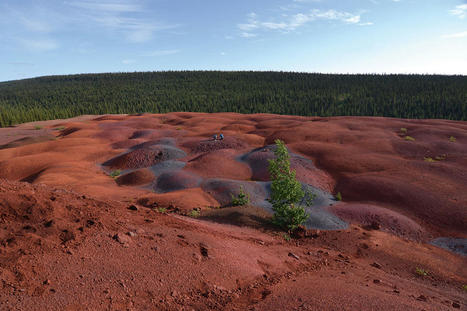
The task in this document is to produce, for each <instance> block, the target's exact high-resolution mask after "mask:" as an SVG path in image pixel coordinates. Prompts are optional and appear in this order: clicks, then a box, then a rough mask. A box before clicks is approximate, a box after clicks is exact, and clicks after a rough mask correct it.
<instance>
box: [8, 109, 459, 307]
mask: <svg viewBox="0 0 467 311" xmlns="http://www.w3.org/2000/svg"><path fill="white" fill-rule="evenodd" d="M36 124H39V125H41V126H43V129H42V130H35V129H34V125H36ZM59 126H64V127H65V128H64V129H61V130H57V129H55V130H54V128H57V127H59ZM401 128H406V129H407V133H401ZM39 131H43V133H41V134H40V135H38V133H39ZM219 132H223V133H224V134H225V136H226V139H225V140H224V141H223V142H222V141H221V142H205V141H206V140H208V139H210V137H211V136H212V135H213V134H216V133H219ZM45 134H46V135H49V134H50V135H54V136H56V137H57V139H55V140H50V141H44V142H38V143H33V144H27V145H21V144H19V145H18V144H16V145H10V147H11V148H5V149H2V150H0V175H1V176H2V177H3V178H6V179H7V180H0V206H1V214H0V224H1V226H0V275H1V280H2V281H1V283H0V309H1V310H46V309H47V310H86V309H92V310H99V309H109V310H127V309H129V310H144V309H149V310H152V309H156V310H248V309H253V308H254V309H255V310H295V309H296V310H356V309H358V310H375V309H378V310H421V309H424V310H452V309H454V308H457V307H458V308H459V309H464V310H465V309H466V305H467V301H466V299H465V291H463V290H462V285H465V284H467V274H466V270H465V269H464V267H465V265H466V259H465V257H461V256H458V255H454V254H451V253H449V252H447V251H445V250H442V249H439V248H437V247H434V246H431V245H429V244H425V243H421V242H419V241H410V240H407V239H405V238H411V239H416V240H420V241H422V242H426V241H428V239H430V238H432V237H438V236H456V237H464V238H465V237H467V229H466V227H465V223H467V213H466V210H465V206H467V192H466V191H465V189H466V185H467V175H466V174H467V173H466V172H467V125H466V123H465V122H454V121H443V120H401V119H388V118H355V117H338V118H304V117H293V116H276V115H240V114H232V113H222V114H197V113H172V114H167V115H146V114H145V115H141V116H103V117H99V116H85V117H81V118H75V119H73V120H61V121H47V122H40V123H31V124H24V125H19V126H18V127H15V128H6V129H0V142H1V144H2V145H7V144H10V143H12V142H14V141H18V140H19V139H22V138H26V140H25V141H30V140H31V139H28V137H33V136H41V135H42V136H43V135H45ZM402 134H404V135H402ZM135 135H136V136H135ZM406 135H409V136H411V137H413V138H415V141H408V140H405V139H404V137H405V136H406ZM133 136H135V137H138V138H135V137H133ZM451 136H453V137H455V138H456V139H455V141H453V142H451V141H450V140H449V138H450V137H451ZM165 137H173V138H174V139H175V143H176V145H177V147H178V148H182V149H184V151H186V152H187V153H188V156H187V157H186V158H184V159H181V160H182V161H185V162H187V165H186V167H185V168H183V169H182V170H181V171H179V173H177V174H175V175H174V176H178V178H179V181H180V183H181V184H183V183H184V182H188V183H190V179H189V178H188V177H187V176H194V175H199V176H201V177H205V178H211V177H216V178H228V179H238V180H248V179H249V178H251V177H252V171H251V170H250V168H249V167H248V165H247V164H245V163H242V162H240V161H237V159H238V157H239V156H240V155H242V154H245V153H247V152H248V151H251V150H252V149H254V148H258V147H262V146H263V145H265V144H270V143H273V141H274V140H275V139H277V138H281V139H283V140H284V141H285V142H286V143H287V144H288V147H289V148H290V149H291V151H293V152H295V153H298V154H300V155H303V156H304V157H306V158H308V159H311V160H312V161H313V164H314V165H315V166H316V168H314V169H312V168H306V167H305V166H306V165H301V166H300V165H297V166H294V167H296V169H297V175H298V176H299V177H300V178H304V179H307V181H308V182H310V183H315V184H317V185H318V186H319V187H321V188H322V189H324V190H328V191H331V192H333V193H337V192H341V194H342V197H343V201H344V202H345V203H340V204H337V205H335V206H333V207H332V208H331V209H332V210H333V211H334V212H335V213H336V214H338V215H339V216H341V217H343V218H345V219H347V220H349V221H351V222H352V223H354V225H351V226H350V227H349V229H348V230H345V231H337V232H321V233H319V234H317V235H316V234H315V235H314V236H315V238H302V239H299V240H292V241H289V242H288V241H286V240H284V239H283V238H282V233H280V232H277V231H275V230H273V229H271V228H269V227H262V226H261V227H260V226H255V225H253V228H246V227H240V226H241V225H242V224H241V223H240V224H236V226H231V225H225V224H215V223H212V222H206V221H199V220H194V219H191V218H186V217H181V216H177V215H175V214H165V213H160V211H158V209H157V207H163V208H166V209H167V211H169V212H170V211H171V212H173V211H178V212H180V213H181V214H187V213H189V212H190V211H191V210H193V209H194V208H196V209H201V210H202V211H201V213H203V211H204V210H206V209H209V211H210V213H211V212H212V213H215V211H216V209H213V208H212V207H216V206H219V203H218V202H217V201H216V200H215V199H214V198H213V197H211V196H210V195H209V194H208V193H206V192H205V191H203V190H202V189H201V188H199V187H198V186H196V185H195V184H196V183H192V184H190V185H188V189H184V190H179V191H174V192H170V193H165V194H155V193H151V191H150V190H148V189H143V188H138V187H135V186H120V185H119V184H118V183H120V184H121V185H123V184H125V185H135V184H140V183H143V181H144V182H146V181H150V178H151V177H150V174H152V173H151V172H150V171H148V170H146V169H143V170H136V171H134V172H129V174H128V175H125V176H122V177H120V178H117V179H113V178H111V177H109V176H108V174H107V173H106V172H105V171H104V170H102V168H101V164H102V163H104V162H106V161H108V160H109V159H113V160H112V161H111V162H112V165H110V167H111V168H120V169H127V168H128V169H129V168H134V169H137V168H140V167H147V166H150V165H152V164H155V163H157V162H158V160H154V159H155V156H157V155H158V152H157V151H155V150H152V149H148V148H146V147H144V148H142V149H136V150H133V151H130V152H129V153H126V154H124V155H121V153H122V151H127V149H128V148H130V147H134V146H136V145H137V144H141V143H145V142H147V141H153V140H157V139H161V138H165ZM133 140H134V141H135V143H134V144H133V142H131V141H133ZM214 143H215V144H217V143H219V144H217V145H214ZM148 151H150V152H156V154H153V155H152V156H153V158H151V157H149V158H148V157H147V152H148ZM437 156H438V157H440V158H439V159H440V160H439V161H436V162H427V161H425V159H424V158H425V157H431V158H433V159H435V158H436V157H437ZM294 165H296V164H294ZM301 167H305V168H304V169H303V170H302V169H301ZM21 180H24V181H27V182H28V183H22V182H18V181H21ZM123 181H124V182H123ZM31 183H32V184H31ZM190 187H194V188H190ZM130 205H134V206H135V207H136V210H134V208H133V207H132V209H128V207H129V206H130ZM238 213H241V210H239V212H238ZM231 217H234V215H233V214H231ZM248 217H249V218H250V219H253V220H254V219H255V217H256V216H254V215H250V214H249V216H248ZM259 217H260V215H258V216H257V217H256V218H258V219H259ZM261 217H262V216H261ZM214 218H215V217H213V218H212V219H214ZM237 218H238V219H244V217H242V216H241V214H239V215H238V217H237ZM375 221H376V222H377V223H378V224H379V226H381V230H370V229H368V230H367V229H365V228H366V225H368V224H370V225H371V223H373V222H375ZM232 223H233V222H232ZM252 223H253V224H254V223H257V222H254V221H253V222H250V223H249V225H250V226H251V224H252ZM401 237H403V238H401ZM417 267H418V268H422V269H424V270H426V271H428V275H427V276H419V275H417V274H415V273H414V271H415V269H416V268H417Z"/></svg>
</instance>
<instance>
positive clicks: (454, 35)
mask: <svg viewBox="0 0 467 311" xmlns="http://www.w3.org/2000/svg"><path fill="white" fill-rule="evenodd" d="M465 37H467V31H464V32H458V33H452V34H448V35H444V36H443V38H446V39H449V38H465Z"/></svg>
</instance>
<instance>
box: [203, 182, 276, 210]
mask: <svg viewBox="0 0 467 311" xmlns="http://www.w3.org/2000/svg"><path fill="white" fill-rule="evenodd" d="M201 188H202V189H203V190H204V191H205V192H206V193H208V194H209V195H211V196H212V197H214V198H215V199H216V200H217V201H218V202H219V204H221V206H228V205H230V204H231V203H232V196H238V194H239V193H240V191H241V190H242V189H243V191H244V192H245V193H246V194H248V196H249V200H250V203H249V204H250V205H254V206H260V207H265V206H270V203H269V202H267V201H266V199H267V198H268V191H267V189H266V183H262V182H254V181H244V180H231V179H222V178H212V179H207V180H205V181H204V182H203V184H202V185H201Z"/></svg>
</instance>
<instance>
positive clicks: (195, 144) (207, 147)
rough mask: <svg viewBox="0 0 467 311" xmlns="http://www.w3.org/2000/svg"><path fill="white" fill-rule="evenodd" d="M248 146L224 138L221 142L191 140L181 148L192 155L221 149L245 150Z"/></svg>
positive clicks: (234, 139) (230, 138)
mask: <svg viewBox="0 0 467 311" xmlns="http://www.w3.org/2000/svg"><path fill="white" fill-rule="evenodd" d="M247 146H248V145H247V144H246V143H245V142H243V141H242V140H240V139H238V138H235V137H226V138H225V139H223V140H213V139H210V140H202V141H199V140H193V141H189V142H186V143H184V144H182V147H185V148H187V149H190V150H191V152H192V153H204V152H211V151H216V150H221V149H236V150H242V149H245V148H246V147H247Z"/></svg>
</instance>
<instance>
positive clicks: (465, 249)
mask: <svg viewBox="0 0 467 311" xmlns="http://www.w3.org/2000/svg"><path fill="white" fill-rule="evenodd" d="M431 244H433V245H435V246H438V247H441V248H444V249H447V250H448V251H451V252H454V253H456V254H459V255H462V256H467V239H463V238H447V237H442V238H437V239H434V240H433V241H431Z"/></svg>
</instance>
